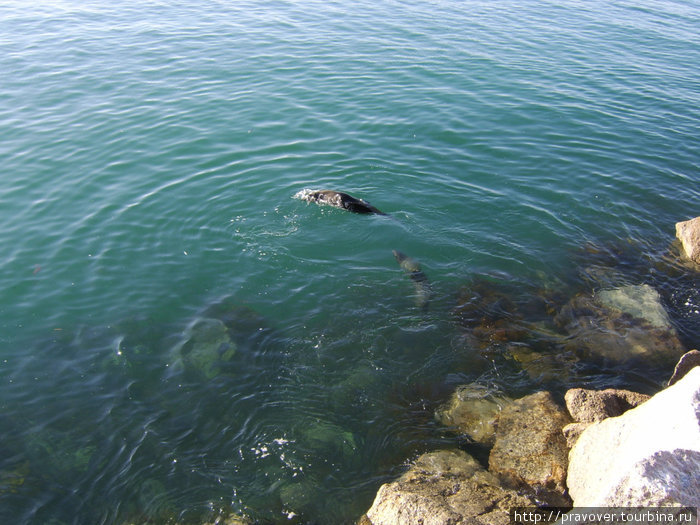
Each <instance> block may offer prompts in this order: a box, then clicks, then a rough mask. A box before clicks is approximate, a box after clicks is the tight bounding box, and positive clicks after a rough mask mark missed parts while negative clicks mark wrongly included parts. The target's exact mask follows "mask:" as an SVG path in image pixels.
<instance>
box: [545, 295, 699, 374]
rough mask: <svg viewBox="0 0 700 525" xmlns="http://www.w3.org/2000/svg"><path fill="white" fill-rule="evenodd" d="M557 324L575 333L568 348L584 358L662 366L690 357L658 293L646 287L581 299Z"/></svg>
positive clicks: (564, 310) (572, 303)
mask: <svg viewBox="0 0 700 525" xmlns="http://www.w3.org/2000/svg"><path fill="white" fill-rule="evenodd" d="M555 322H556V323H557V324H558V325H559V327H561V328H562V329H563V330H565V331H566V332H567V333H568V334H569V337H568V338H567V340H566V343H565V345H564V347H565V348H566V349H567V350H570V351H572V352H574V353H576V354H578V355H581V356H582V357H584V358H597V359H603V360H607V361H609V362H612V363H624V362H627V361H630V360H638V361H641V362H644V363H646V364H647V365H650V366H659V365H663V364H669V363H674V362H676V360H677V359H678V358H679V357H680V356H681V355H682V354H683V353H684V352H685V349H684V347H683V344H682V343H681V341H680V339H679V338H678V334H677V332H676V330H675V328H674V327H673V325H672V324H671V321H670V319H669V317H668V315H667V314H666V312H665V310H664V307H663V305H662V304H661V299H660V296H659V294H658V292H657V291H656V290H654V289H653V288H652V287H651V286H649V285H646V284H642V285H630V286H623V287H620V288H617V289H614V290H602V291H600V292H598V293H596V294H594V295H578V296H576V297H574V298H573V299H571V301H569V303H567V304H566V305H565V306H564V307H563V308H562V309H561V310H560V311H559V313H558V314H557V316H556V318H555Z"/></svg>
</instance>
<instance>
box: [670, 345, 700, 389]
mask: <svg viewBox="0 0 700 525" xmlns="http://www.w3.org/2000/svg"><path fill="white" fill-rule="evenodd" d="M696 366H700V352H698V351H697V350H691V351H690V352H687V353H685V354H683V355H682V356H681V358H680V360H679V361H678V364H677V365H676V368H675V369H674V370H673V375H672V376H671V379H669V380H668V386H671V385H672V384H674V383H677V382H678V381H680V380H681V379H683V376H685V374H687V373H688V372H690V370H692V369H693V368H695V367H696Z"/></svg>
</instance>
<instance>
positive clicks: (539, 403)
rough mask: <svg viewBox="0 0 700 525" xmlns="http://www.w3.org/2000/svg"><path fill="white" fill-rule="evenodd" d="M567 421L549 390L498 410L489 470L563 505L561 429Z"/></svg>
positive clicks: (542, 498) (565, 450)
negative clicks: (500, 410)
mask: <svg viewBox="0 0 700 525" xmlns="http://www.w3.org/2000/svg"><path fill="white" fill-rule="evenodd" d="M570 422H571V418H570V417H569V415H568V414H567V413H566V411H565V410H564V409H563V408H561V407H560V406H559V405H558V404H557V403H556V402H555V401H554V399H553V398H552V395H551V394H550V393H549V392H537V393H535V394H531V395H529V396H526V397H523V398H521V399H518V400H516V401H514V402H513V403H511V404H509V405H507V406H506V407H505V408H504V409H503V411H502V412H501V416H500V418H499V420H498V428H497V430H496V440H495V443H494V446H493V448H492V449H491V453H490V455H489V471H490V472H492V473H494V474H496V475H498V477H499V478H500V479H501V480H502V481H503V482H504V484H506V486H510V487H512V488H515V489H518V490H525V491H528V492H531V493H533V494H534V495H535V496H536V498H537V499H538V500H540V501H544V502H546V503H549V504H550V505H567V504H569V503H570V500H569V498H568V497H567V496H566V494H565V493H566V466H567V460H568V458H567V454H568V452H569V449H568V447H567V444H566V439H565V438H564V435H563V434H562V428H563V427H564V426H565V425H567V424H568V423H570Z"/></svg>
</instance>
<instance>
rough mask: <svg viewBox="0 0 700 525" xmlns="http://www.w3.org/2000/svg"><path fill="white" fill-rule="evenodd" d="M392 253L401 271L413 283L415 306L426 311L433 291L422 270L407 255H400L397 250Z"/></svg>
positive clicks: (416, 262)
mask: <svg viewBox="0 0 700 525" xmlns="http://www.w3.org/2000/svg"><path fill="white" fill-rule="evenodd" d="M392 252H393V254H394V257H395V258H396V262H397V263H399V266H400V267H401V269H402V270H403V271H404V272H406V273H407V274H408V276H409V277H410V278H411V280H412V281H413V286H414V287H415V289H416V294H415V300H416V306H418V307H419V308H422V309H424V310H427V309H428V303H429V302H430V298H431V296H432V295H433V290H432V288H431V287H430V282H429V281H428V278H427V277H426V276H425V274H424V273H423V270H421V267H420V264H418V261H416V260H415V259H411V258H410V257H409V256H408V255H406V254H404V253H401V252H400V251H398V250H392Z"/></svg>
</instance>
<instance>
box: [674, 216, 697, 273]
mask: <svg viewBox="0 0 700 525" xmlns="http://www.w3.org/2000/svg"><path fill="white" fill-rule="evenodd" d="M676 237H678V239H679V240H680V241H681V244H682V245H683V249H684V250H685V254H686V255H687V256H688V259H690V260H691V261H693V262H694V263H696V264H700V217H695V218H694V219H690V220H689V221H683V222H677V223H676Z"/></svg>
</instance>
